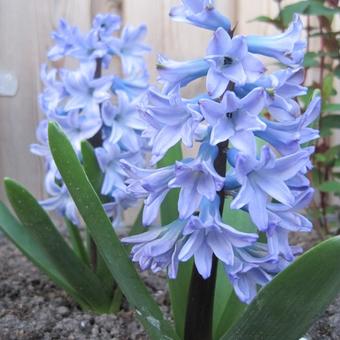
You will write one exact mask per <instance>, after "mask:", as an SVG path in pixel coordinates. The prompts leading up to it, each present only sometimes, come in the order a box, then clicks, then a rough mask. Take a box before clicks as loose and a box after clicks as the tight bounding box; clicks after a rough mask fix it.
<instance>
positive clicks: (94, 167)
mask: <svg viewBox="0 0 340 340" xmlns="http://www.w3.org/2000/svg"><path fill="white" fill-rule="evenodd" d="M81 154H82V156H83V166H84V169H85V172H86V175H87V177H88V178H89V180H90V182H91V184H92V186H93V188H94V189H95V190H96V192H97V193H100V190H101V188H102V183H103V174H102V172H101V170H100V168H99V165H98V161H97V158H96V155H95V153H94V149H93V147H92V145H91V144H90V143H89V142H88V141H82V142H81Z"/></svg>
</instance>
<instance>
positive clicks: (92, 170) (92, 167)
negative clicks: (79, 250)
mask: <svg viewBox="0 0 340 340" xmlns="http://www.w3.org/2000/svg"><path fill="white" fill-rule="evenodd" d="M81 153H82V157H83V167H84V170H85V173H86V175H87V177H88V179H89V180H90V183H91V185H92V186H93V188H94V189H95V191H96V193H97V194H98V195H99V196H100V199H101V201H102V202H103V203H105V202H107V199H106V197H104V196H103V195H100V191H101V187H102V182H103V173H102V171H101V170H100V167H99V164H98V161H97V157H96V154H95V152H94V148H93V147H92V145H91V144H90V143H89V142H88V141H82V142H81ZM87 231H88V232H89V230H87ZM87 243H88V252H89V255H90V258H92V262H94V263H92V265H93V267H94V270H95V273H96V275H97V277H98V278H99V280H100V282H101V283H102V285H103V286H104V287H105V289H106V290H107V291H109V292H111V293H112V297H114V290H113V288H114V280H113V278H112V275H111V273H110V271H109V269H108V268H107V266H106V264H105V261H104V259H103V258H102V256H101V255H100V253H99V252H98V251H97V247H96V245H95V243H94V242H93V241H92V240H91V235H88V240H87ZM116 296H117V297H118V296H119V295H116ZM118 304H119V303H118V302H116V305H118Z"/></svg>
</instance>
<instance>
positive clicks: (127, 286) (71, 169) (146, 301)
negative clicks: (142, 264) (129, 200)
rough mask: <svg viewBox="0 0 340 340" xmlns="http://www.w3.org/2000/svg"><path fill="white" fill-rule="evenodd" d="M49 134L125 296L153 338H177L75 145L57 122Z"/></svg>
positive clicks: (67, 181) (57, 158) (59, 164)
mask: <svg viewBox="0 0 340 340" xmlns="http://www.w3.org/2000/svg"><path fill="white" fill-rule="evenodd" d="M48 131H49V145H50V148H51V152H52V155H53V158H54V161H55V163H56V165H57V167H58V169H59V171H60V174H61V176H62V178H63V180H64V182H65V184H66V186H67V188H68V190H69V192H70V194H71V196H72V198H73V200H74V202H75V203H76V205H77V207H78V210H79V212H80V214H81V216H82V217H83V219H84V221H85V223H86V225H87V227H88V228H89V230H90V233H91V236H92V237H93V239H94V241H95V243H96V245H97V247H98V249H99V251H100V253H101V255H102V257H103V259H104V260H105V262H106V264H107V267H108V268H109V270H110V272H111V274H112V276H113V277H114V279H115V281H116V282H117V283H118V285H119V287H120V288H121V290H122V292H123V294H124V295H125V296H126V298H127V299H128V301H129V303H130V304H131V305H132V307H134V308H136V314H137V316H138V317H139V319H140V321H141V322H142V324H143V326H144V327H145V329H146V331H147V332H148V333H149V335H150V337H151V339H167V338H170V339H177V338H178V337H177V335H176V333H175V332H174V330H173V328H172V326H171V324H170V322H169V321H166V320H164V318H163V315H162V313H161V311H160V309H159V307H158V305H157V304H156V302H155V301H154V300H153V299H152V297H151V295H150V293H149V292H148V290H147V289H146V287H145V285H144V283H143V282H142V280H141V279H140V278H139V276H138V274H137V271H136V269H135V267H134V265H133V264H132V263H131V261H130V259H129V257H128V254H127V253H126V250H125V248H124V246H123V245H122V244H121V242H120V241H119V239H118V237H117V235H116V233H115V232H114V229H113V228H112V225H111V221H110V220H109V218H108V217H107V216H106V213H105V211H104V210H103V207H102V203H101V201H100V199H99V197H98V195H97V194H96V192H95V190H94V189H93V187H92V186H91V184H90V181H89V179H88V177H87V176H86V174H85V172H84V169H83V167H82V166H81V164H80V162H79V160H78V158H77V155H76V154H75V152H74V150H73V148H72V145H71V144H70V142H69V141H68V140H67V137H66V136H65V134H64V133H63V132H62V130H61V129H60V128H59V126H58V125H57V124H56V123H50V124H49V129H48ZM65 160H67V162H66V161H65Z"/></svg>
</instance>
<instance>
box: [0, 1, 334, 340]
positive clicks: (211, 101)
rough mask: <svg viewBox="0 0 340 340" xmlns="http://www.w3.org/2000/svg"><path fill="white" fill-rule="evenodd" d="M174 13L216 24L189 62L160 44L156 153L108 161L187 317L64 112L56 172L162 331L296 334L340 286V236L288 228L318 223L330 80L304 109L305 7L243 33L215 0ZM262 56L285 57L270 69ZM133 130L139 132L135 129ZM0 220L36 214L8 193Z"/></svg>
mask: <svg viewBox="0 0 340 340" xmlns="http://www.w3.org/2000/svg"><path fill="white" fill-rule="evenodd" d="M170 16H171V17H172V18H173V19H174V20H176V21H180V22H186V23H189V24H193V25H195V26H198V27H200V28H203V29H208V30H211V31H212V32H213V33H212V38H211V40H210V42H209V45H208V46H207V53H206V55H205V56H202V58H200V59H196V60H190V61H184V62H180V61H173V60H170V59H167V58H166V57H160V60H159V65H158V69H159V78H160V81H161V83H162V89H161V90H159V89H157V88H150V89H148V90H147V92H146V94H145V95H144V96H143V99H142V100H141V102H140V103H139V105H138V106H139V113H140V116H139V118H136V119H137V120H138V122H139V124H140V125H139V126H143V128H142V131H141V134H140V135H139V136H140V137H141V138H142V139H144V140H146V141H147V146H148V147H149V148H150V150H151V152H150V153H151V157H149V158H150V164H149V165H146V166H141V165H140V164H138V162H134V160H133V159H130V158H125V157H122V158H124V159H121V160H120V161H119V162H118V165H117V168H116V167H114V166H112V167H111V165H108V169H110V170H112V174H113V176H115V177H114V179H113V181H114V183H121V182H119V181H118V180H117V174H119V173H120V171H122V175H123V176H124V181H123V184H124V186H122V188H124V190H123V191H124V192H125V193H126V194H128V195H129V197H130V198H131V200H137V199H142V200H144V208H143V216H142V223H143V225H144V226H145V227H146V228H147V229H146V230H143V232H141V233H140V234H138V235H133V236H129V237H125V238H123V239H122V241H123V243H124V244H127V245H130V248H131V245H132V253H131V259H132V261H134V262H138V263H139V265H140V267H141V269H142V270H152V271H154V272H158V271H161V270H165V271H166V272H167V274H168V276H169V289H170V298H171V305H172V310H173V319H174V325H173V324H172V323H171V322H170V321H169V320H168V319H166V318H165V317H164V316H163V315H162V313H161V311H160V308H159V306H157V304H156V302H155V301H154V300H153V298H152V297H151V295H150V293H149V292H148V291H147V289H146V287H145V285H144V283H143V282H142V281H141V279H140V278H139V276H138V273H137V271H136V269H135V267H134V265H133V264H132V261H131V260H130V258H129V256H128V253H127V251H126V249H127V246H125V245H123V244H122V242H121V241H120V240H119V238H118V237H117V234H116V232H115V229H114V228H112V219H110V218H109V216H108V213H107V209H105V206H103V201H102V197H101V195H103V192H98V190H96V186H95V182H94V181H93V180H91V178H92V175H91V174H92V170H93V167H91V171H90V170H89V167H88V166H86V162H85V163H84V160H85V157H81V158H80V157H79V150H77V146H76V145H75V144H74V143H73V141H72V137H71V136H70V135H69V133H68V132H67V129H66V130H65V127H64V126H63V125H62V123H61V122H60V121H59V122H58V121H57V122H53V123H49V125H48V145H49V148H50V151H51V157H52V158H53V161H54V163H53V164H55V166H56V171H57V173H58V177H57V179H58V180H60V185H62V184H64V185H65V187H66V189H67V192H68V193H69V195H70V197H72V200H73V201H72V202H74V203H75V205H76V207H77V209H78V211H79V213H80V215H81V216H82V218H83V221H84V223H85V224H86V226H87V228H88V230H89V233H90V236H91V238H92V239H93V242H94V244H96V246H97V251H98V253H99V254H100V256H101V258H102V260H103V263H104V264H105V266H106V268H107V269H108V271H109V273H110V275H112V277H113V278H114V280H115V282H116V283H117V285H118V286H119V287H120V288H121V290H122V292H123V294H124V295H125V296H126V298H127V300H128V301H129V303H130V305H131V306H132V307H133V308H135V310H136V316H137V317H138V318H139V320H140V321H141V323H142V324H143V326H144V327H145V329H146V331H147V332H148V334H149V336H150V338H151V339H186V340H187V339H190V340H191V339H192V340H197V339H203V340H206V339H207V340H210V339H228V340H234V339H242V340H244V339H249V340H250V339H279V340H280V339H282V340H283V339H285V340H286V339H292V340H293V339H297V338H298V337H299V336H302V335H303V334H304V332H306V330H307V329H308V326H309V324H310V323H311V321H312V320H313V318H314V317H315V316H316V315H318V313H320V312H321V311H322V310H323V309H324V308H325V307H326V306H327V304H328V303H329V302H330V301H331V299H332V298H334V296H335V295H336V294H337V292H338V291H339V288H340V272H339V270H338V260H337V259H338V256H339V254H340V239H339V238H333V239H330V240H327V241H325V242H324V243H322V244H320V245H319V246H317V247H315V248H313V249H312V250H310V251H309V252H307V253H306V254H304V255H300V254H301V249H299V248H298V247H296V246H291V245H290V244H289V238H288V236H289V233H290V232H292V231H301V232H308V231H310V230H311V228H312V225H311V223H310V222H309V221H308V220H307V219H306V217H304V215H303V214H302V211H301V210H302V209H304V208H305V207H307V206H308V204H309V202H310V200H311V198H312V196H313V189H312V188H311V187H310V182H309V179H308V171H309V170H310V169H311V163H310V156H311V155H312V153H313V151H314V147H313V145H312V143H313V141H314V140H315V139H317V138H318V135H319V133H318V131H317V130H315V129H313V128H312V127H311V126H310V125H311V124H312V123H313V121H314V120H315V119H317V117H318V115H319V113H320V106H321V98H320V96H319V95H318V93H316V94H314V96H313V98H312V99H311V101H310V103H309V105H308V107H307V108H306V110H304V111H303V112H301V110H300V107H299V105H298V104H297V102H296V97H298V96H301V95H303V94H305V92H306V89H305V87H304V86H303V85H302V83H303V69H302V67H301V63H302V62H303V59H304V51H305V43H304V41H303V40H302V39H301V30H302V24H301V21H300V19H299V17H298V16H294V18H293V22H292V23H291V25H290V26H289V28H288V29H287V30H286V31H285V32H283V33H282V34H279V35H274V36H269V37H261V36H247V37H246V36H242V35H236V34H234V29H233V27H232V24H231V23H230V21H229V20H228V18H226V17H225V16H224V15H223V14H222V13H220V12H218V10H217V9H216V8H215V6H214V1H211V0H209V1H207V0H190V1H189V0H185V1H184V0H183V1H182V4H180V5H178V6H176V7H174V8H173V9H172V10H171V11H170ZM133 46H136V45H135V44H133ZM259 56H265V57H269V58H271V60H275V61H278V62H279V63H281V64H283V65H285V66H286V68H285V69H283V70H277V71H273V72H267V71H266V68H265V66H264V64H263V62H262V61H261V60H262V59H260V58H259ZM100 58H102V57H100ZM95 59H97V58H95ZM102 60H103V61H104V58H103V59H102ZM199 78H204V80H205V84H206V91H205V92H204V93H197V96H196V97H194V98H183V97H182V92H181V90H182V88H183V87H185V86H187V85H189V84H190V83H191V82H192V81H194V80H197V79H199ZM82 86H84V85H82ZM82 86H81V88H82ZM86 93H88V91H87V92H86ZM82 102H83V101H82ZM97 104H98V103H97ZM66 105H67V104H66ZM102 109H103V104H102V106H101V110H102ZM112 126H114V127H116V126H117V125H116V124H112ZM63 129H64V130H65V132H63ZM111 134H112V132H111ZM121 136H122V139H124V138H126V139H128V140H129V141H130V134H126V130H125V131H122V134H121ZM123 136H124V137H123ZM88 138H89V137H88V136H86V138H85V139H88ZM117 142H118V140H117V139H115V138H113V139H112V140H111V141H110V144H109V145H110V146H111V147H114V146H115V145H116V144H117ZM181 143H183V144H184V145H185V146H186V147H189V148H191V147H193V146H195V147H196V146H197V150H198V151H197V155H196V157H194V158H183V157H182V154H181V148H180V146H181ZM148 147H146V149H148ZM98 163H99V164H101V163H100V159H98ZM156 165H157V167H156ZM117 169H119V171H118V170H117ZM117 181H118V182H117ZM104 182H105V180H104ZM57 183H59V182H58V181H57ZM6 189H7V192H8V194H9V198H10V201H11V203H12V205H13V207H14V210H15V212H16V214H17V216H18V217H19V219H20V220H21V222H22V224H23V225H24V226H25V227H28V228H31V229H32V230H35V227H36V225H37V223H38V222H39V223H40V224H44V223H45V222H46V215H43V214H44V212H43V211H41V210H39V214H40V215H38V214H37V213H36V212H37V211H38V208H37V207H38V206H39V205H37V203H36V202H35V201H34V200H33V199H32V197H31V196H30V195H29V194H28V193H27V192H26V191H25V190H24V189H23V188H22V187H20V186H19V185H18V184H16V183H15V182H13V181H12V180H6ZM101 189H102V188H101ZM102 190H103V189H102ZM32 211H34V212H35V213H34V214H32V213H31V214H30V212H32ZM159 211H160V212H161V221H162V223H161V226H160V225H159V223H158V222H157V216H158V213H159ZM38 217H39V218H38ZM42 217H43V218H42ZM45 224H46V223H45ZM0 225H2V226H3V225H7V229H9V230H11V228H14V229H16V230H22V229H23V228H24V227H23V226H21V225H20V224H19V222H17V221H16V219H15V218H14V217H13V216H12V215H11V214H10V213H9V212H8V210H6V208H5V207H4V206H1V214H0ZM9 225H11V227H8V226H9ZM46 225H48V224H46ZM47 231H48V232H47V233H45V236H46V237H51V233H50V232H49V230H47ZM34 237H39V232H37V233H35V235H34ZM22 243H23V244H25V240H23V241H22ZM26 243H27V242H26ZM50 245H53V242H51V243H50ZM44 251H46V249H45V248H44ZM58 258H60V257H58ZM48 261H50V258H48ZM50 262H51V261H50ZM63 265H65V264H63ZM63 265H61V266H60V267H59V268H63ZM65 266H66V265H65ZM68 268H69V267H68ZM78 288H79V290H77V291H76V292H77V293H84V291H83V290H82V288H83V287H78ZM92 288H94V287H92ZM94 289H96V287H95V288H94ZM86 294H87V292H85V296H86ZM103 299H104V300H105V296H104V297H103Z"/></svg>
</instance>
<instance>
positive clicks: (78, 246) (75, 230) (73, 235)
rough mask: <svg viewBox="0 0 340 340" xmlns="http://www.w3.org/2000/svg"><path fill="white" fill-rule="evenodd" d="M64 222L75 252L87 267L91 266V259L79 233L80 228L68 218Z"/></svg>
mask: <svg viewBox="0 0 340 340" xmlns="http://www.w3.org/2000/svg"><path fill="white" fill-rule="evenodd" d="M64 220H65V224H66V227H67V230H68V234H69V237H70V240H71V244H72V248H73V251H74V252H75V253H76V254H77V256H78V257H79V258H80V259H81V260H82V261H83V262H84V263H85V264H86V265H89V258H88V256H87V253H86V249H85V246H84V242H83V240H82V237H81V235H80V232H79V227H78V226H76V225H74V224H73V223H72V222H71V221H70V220H69V219H67V218H65V219H64Z"/></svg>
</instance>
